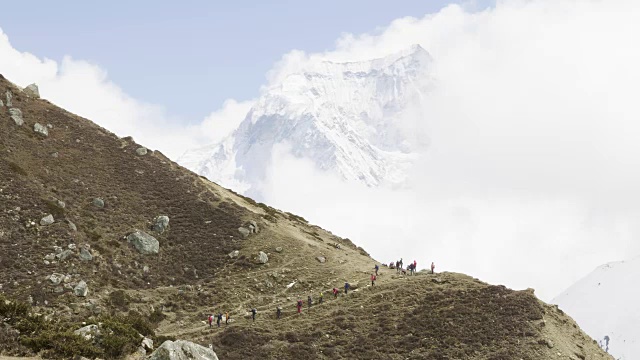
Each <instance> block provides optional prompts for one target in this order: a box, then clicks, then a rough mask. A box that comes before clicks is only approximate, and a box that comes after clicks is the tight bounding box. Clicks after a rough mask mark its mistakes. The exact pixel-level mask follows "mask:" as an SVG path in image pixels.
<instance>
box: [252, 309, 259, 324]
mask: <svg viewBox="0 0 640 360" xmlns="http://www.w3.org/2000/svg"><path fill="white" fill-rule="evenodd" d="M257 312H258V310H256V308H253V309H251V318H252V319H253V322H255V321H256V313H257Z"/></svg>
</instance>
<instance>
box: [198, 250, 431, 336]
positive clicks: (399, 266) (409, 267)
mask: <svg viewBox="0 0 640 360" xmlns="http://www.w3.org/2000/svg"><path fill="white" fill-rule="evenodd" d="M382 266H385V267H387V264H382ZM403 266H404V264H403V262H402V258H400V260H398V261H396V262H395V263H394V262H390V263H389V265H388V268H389V269H396V272H398V273H402V274H403V275H406V274H407V271H409V272H410V274H411V275H413V274H414V272H416V271H417V266H418V263H417V262H416V261H415V260H413V263H410V264H409V265H407V269H406V270H405V269H404V267H403ZM435 268H436V266H435V264H434V263H433V262H432V263H431V274H434V270H435ZM373 269H374V272H372V273H371V286H375V283H376V280H377V279H378V271H380V267H379V266H378V264H374V267H373ZM350 289H351V284H349V282H345V283H344V294H345V295H348V294H349V290H350ZM331 293H332V294H333V298H334V299H337V298H338V294H339V293H340V291H339V290H338V289H337V288H335V287H334V288H333V289H332V290H331ZM323 300H324V293H323V292H322V291H320V293H319V296H318V301H317V304H322V302H323ZM312 304H313V299H312V298H311V295H309V296H307V306H308V308H311V305H312ZM303 306H304V302H303V301H302V299H298V300H297V301H296V309H297V310H298V314H301V313H302V308H303ZM250 312H251V319H252V320H253V322H255V321H256V314H257V313H258V310H257V309H256V308H252V309H251V310H250ZM280 317H282V307H280V306H278V307H276V319H280ZM214 320H215V321H216V323H217V325H218V327H220V322H221V321H222V313H218V314H217V315H210V316H209V328H212V327H213V321H214ZM225 324H227V325H228V324H229V312H227V313H226V314H225Z"/></svg>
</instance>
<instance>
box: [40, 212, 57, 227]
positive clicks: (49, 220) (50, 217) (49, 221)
mask: <svg viewBox="0 0 640 360" xmlns="http://www.w3.org/2000/svg"><path fill="white" fill-rule="evenodd" d="M53 221H54V220H53V215H51V214H49V215H47V216H45V217H43V218H42V219H40V225H42V226H47V225H51V224H53Z"/></svg>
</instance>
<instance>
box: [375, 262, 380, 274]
mask: <svg viewBox="0 0 640 360" xmlns="http://www.w3.org/2000/svg"><path fill="white" fill-rule="evenodd" d="M374 269H375V270H376V276H378V269H380V268H379V267H378V264H376V266H374Z"/></svg>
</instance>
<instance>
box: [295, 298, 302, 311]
mask: <svg viewBox="0 0 640 360" xmlns="http://www.w3.org/2000/svg"><path fill="white" fill-rule="evenodd" d="M296 307H297V308H298V314H300V313H301V312H302V300H300V299H298V303H297V304H296Z"/></svg>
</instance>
